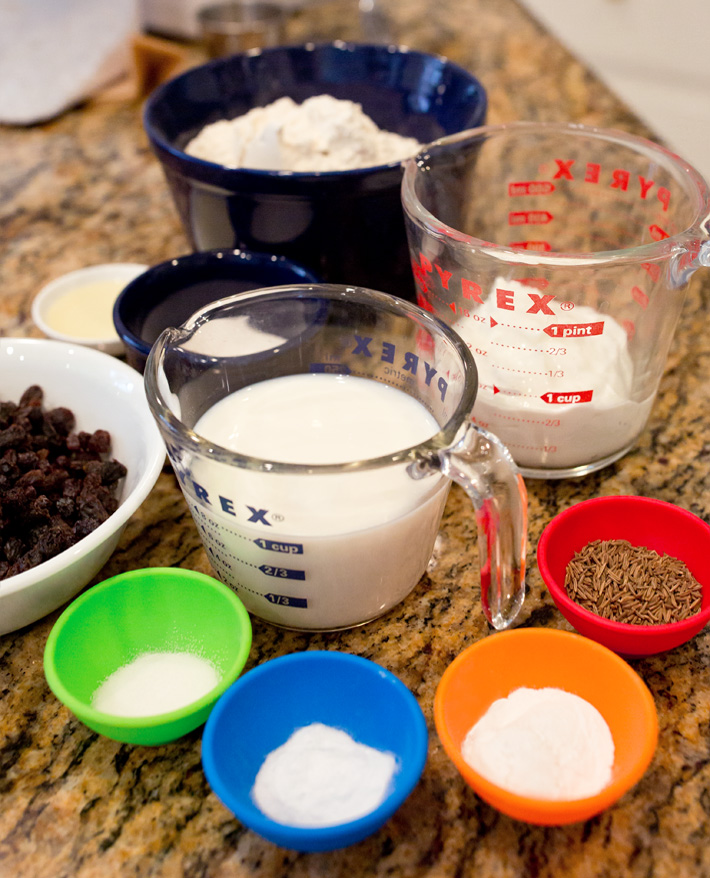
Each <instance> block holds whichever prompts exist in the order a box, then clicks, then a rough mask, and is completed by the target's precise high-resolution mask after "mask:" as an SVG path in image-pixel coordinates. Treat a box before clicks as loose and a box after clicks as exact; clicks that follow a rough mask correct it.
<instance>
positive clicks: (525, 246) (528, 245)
mask: <svg viewBox="0 0 710 878" xmlns="http://www.w3.org/2000/svg"><path fill="white" fill-rule="evenodd" d="M510 246H511V247H520V249H521V250H537V251H538V252H539V253H545V252H547V251H548V250H552V245H551V244H548V242H547V241H511V242H510Z"/></svg>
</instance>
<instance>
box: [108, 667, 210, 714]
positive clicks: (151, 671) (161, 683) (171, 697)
mask: <svg viewBox="0 0 710 878" xmlns="http://www.w3.org/2000/svg"><path fill="white" fill-rule="evenodd" d="M218 683H219V675H218V673H217V671H216V669H215V668H214V666H213V665H212V664H211V663H210V662H208V661H207V660H206V659H203V658H201V657H200V656H197V655H193V654H192V653H189V652H151V653H143V655H139V656H138V657H137V658H136V659H134V660H133V661H132V662H129V663H128V664H127V665H124V666H123V667H122V668H118V670H116V671H114V673H113V674H111V676H110V677H108V679H106V680H104V682H103V683H102V684H101V685H100V686H99V688H98V689H97V690H96V692H94V696H93V698H92V700H91V706H92V707H94V708H96V710H100V711H103V712H104V713H110V714H112V715H113V716H157V715H158V714H160V713H168V712H169V711H172V710H178V709H179V708H181V707H185V706H186V705H188V704H191V703H192V702H193V701H197V699H198V698H202V696H203V695H206V694H207V693H208V692H209V691H210V690H211V689H214V687H215V686H216V685H217V684H218Z"/></svg>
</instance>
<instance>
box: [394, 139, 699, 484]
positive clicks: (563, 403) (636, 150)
mask: <svg viewBox="0 0 710 878" xmlns="http://www.w3.org/2000/svg"><path fill="white" fill-rule="evenodd" d="M402 201H403V206H404V211H405V217H406V223H407V234H408V238H409V244H410V252H411V257H412V266H413V270H414V274H415V278H416V282H417V287H418V302H419V304H420V305H422V306H423V307H424V308H426V309H427V310H429V311H432V312H434V313H435V314H437V315H438V316H439V317H441V318H442V319H443V320H444V321H445V322H447V323H448V324H449V325H451V326H452V327H453V328H454V329H455V330H456V331H457V332H458V333H459V334H460V335H461V337H462V338H463V339H464V341H465V342H466V343H467V344H468V346H469V347H470V348H471V350H472V351H473V353H474V356H475V359H476V365H477V367H478V378H479V392H478V398H477V400H476V410H475V413H474V420H475V421H476V422H477V423H478V424H480V425H482V426H485V427H487V428H488V429H490V430H492V431H493V432H494V433H495V434H496V435H498V436H499V437H500V438H501V439H502V440H503V442H505V444H506V445H507V447H508V448H509V450H510V452H511V454H512V455H513V457H514V458H515V460H516V462H517V463H518V465H519V466H520V468H521V471H522V473H523V474H524V475H527V476H533V477H548V478H549V477H566V476H578V475H584V474H586V473H588V472H591V471H593V470H596V469H599V468H600V467H603V466H605V465H607V464H609V463H611V462H612V461H614V460H617V459H618V458H619V457H621V456H622V455H623V454H625V453H626V452H627V451H628V450H629V449H630V448H631V447H632V446H633V445H634V443H635V442H636V440H637V438H638V436H639V434H640V433H641V431H642V430H643V428H644V425H645V423H646V420H647V418H648V415H649V412H650V410H651V406H652V404H653V400H654V397H655V395H656V391H657V388H658V383H659V381H660V378H661V375H662V372H663V368H664V364H665V360H666V355H667V353H668V348H669V345H670V342H671V339H672V335H673V331H674V328H675V325H676V322H677V319H678V316H679V313H680V309H681V305H682V303H683V300H684V288H685V287H686V284H687V281H688V278H689V277H690V275H691V274H692V273H693V272H694V271H695V269H696V268H697V267H698V266H699V265H710V245H709V244H708V214H709V212H710V202H709V199H708V187H707V185H706V183H705V181H704V180H703V179H702V178H701V176H700V175H699V174H698V173H697V172H696V171H694V170H693V168H691V167H689V166H688V165H687V164H686V163H685V162H683V161H682V160H681V159H679V158H678V157H677V156H675V155H673V154H672V153H670V152H668V151H667V150H665V149H663V148H662V147H660V146H657V145H655V144H653V143H650V142H648V141H646V140H642V139H640V138H638V137H634V136H631V135H627V134H623V133H621V132H617V131H604V130H599V129H592V128H585V127H582V126H577V125H564V124H537V123H526V122H521V123H514V124H510V125H501V126H489V127H484V128H479V129H475V130H472V131H468V132H463V133H461V134H457V135H453V136H451V137H447V138H445V139H442V140H440V141H437V142H435V143H433V144H430V145H429V146H428V147H426V148H425V150H424V151H422V152H421V153H420V154H419V155H418V156H417V157H416V158H414V159H411V160H409V161H408V163H407V166H406V170H405V174H404V180H403V184H402Z"/></svg>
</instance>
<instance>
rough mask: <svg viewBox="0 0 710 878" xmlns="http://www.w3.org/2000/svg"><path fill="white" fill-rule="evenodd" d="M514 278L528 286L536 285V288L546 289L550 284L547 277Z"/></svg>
mask: <svg viewBox="0 0 710 878" xmlns="http://www.w3.org/2000/svg"><path fill="white" fill-rule="evenodd" d="M513 280H515V281H517V282H518V283H520V284H524V285H525V286H526V287H535V289H536V290H546V289H547V288H548V287H549V286H550V281H549V280H548V279H547V278H546V277H514V278H513Z"/></svg>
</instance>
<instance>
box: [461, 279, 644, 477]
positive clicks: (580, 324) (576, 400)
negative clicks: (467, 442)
mask: <svg viewBox="0 0 710 878" xmlns="http://www.w3.org/2000/svg"><path fill="white" fill-rule="evenodd" d="M526 290H529V288H528V287H525V286H524V285H523V284H520V283H517V282H515V281H511V280H503V279H502V278H498V279H497V281H496V283H495V289H494V291H493V293H492V294H490V295H489V296H488V297H487V298H486V300H485V301H484V302H483V304H482V305H480V306H478V308H477V309H475V310H472V311H471V313H470V315H469V316H462V317H460V318H459V319H457V320H456V322H455V323H454V324H453V328H454V329H455V330H456V332H458V334H459V335H460V336H461V337H462V338H463V340H464V341H465V342H466V343H467V344H468V346H469V348H471V350H472V351H473V353H474V357H475V358H476V366H477V367H478V381H479V392H478V396H477V398H476V408H475V410H474V418H473V419H474V421H475V422H476V423H477V424H479V425H480V426H482V427H485V428H486V429H487V430H490V431H491V432H493V433H496V434H498V435H500V436H501V437H502V438H503V439H504V441H505V444H506V446H507V447H508V449H509V450H510V452H511V454H512V455H513V457H514V458H515V461H516V463H517V464H518V465H519V466H522V467H526V466H529V467H540V466H544V465H545V464H546V463H549V464H550V465H552V466H554V467H556V468H563V467H574V466H579V465H582V464H585V463H588V462H589V461H591V460H599V459H602V458H604V457H605V456H607V455H611V454H614V453H615V452H616V451H618V449H619V448H622V447H623V446H624V445H626V444H631V443H632V442H633V441H634V440H635V439H636V437H637V436H638V434H639V433H640V432H641V430H642V429H643V427H644V424H645V423H646V420H647V418H648V415H649V412H650V410H651V406H652V404H653V396H650V397H648V398H646V399H644V400H641V401H637V400H635V399H633V393H632V388H633V364H632V362H631V358H630V356H629V351H628V342H627V335H626V332H625V331H624V329H623V328H622V326H621V325H620V324H619V323H618V322H617V321H616V320H614V318H613V317H611V316H610V315H609V314H602V313H600V312H599V311H596V310H595V309H594V308H591V307H589V306H586V305H577V306H576V307H575V308H574V318H573V321H572V319H570V320H569V321H568V322H567V323H565V322H564V321H563V320H561V319H560V318H559V317H555V318H551V317H550V316H549V315H548V314H546V313H545V312H544V310H543V311H541V312H538V313H525V314H524V315H520V314H518V313H517V312H516V313H514V312H512V311H506V310H505V309H504V308H501V307H500V306H499V305H500V303H499V302H498V298H497V296H498V293H499V291H500V293H501V294H502V295H505V296H510V297H515V296H516V295H520V296H521V297H523V296H524V295H525V291H526ZM572 322H573V327H575V328H571V327H570V324H572ZM576 332H579V333H581V334H580V335H579V336H578V335H575V334H574V333H576Z"/></svg>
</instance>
